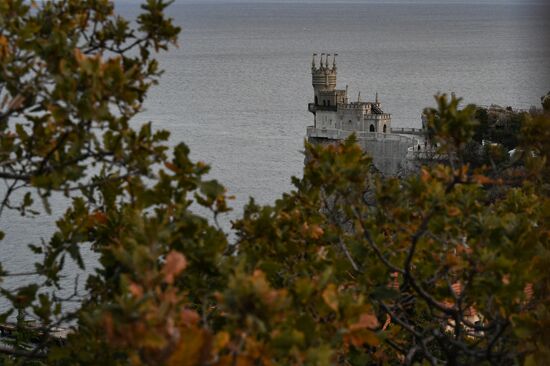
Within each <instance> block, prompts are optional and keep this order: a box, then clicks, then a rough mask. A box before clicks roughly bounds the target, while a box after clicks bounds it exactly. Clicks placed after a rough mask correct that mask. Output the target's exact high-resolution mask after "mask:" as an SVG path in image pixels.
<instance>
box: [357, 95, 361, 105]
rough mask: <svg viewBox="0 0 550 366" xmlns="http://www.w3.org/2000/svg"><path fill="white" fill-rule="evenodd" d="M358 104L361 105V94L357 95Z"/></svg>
mask: <svg viewBox="0 0 550 366" xmlns="http://www.w3.org/2000/svg"><path fill="white" fill-rule="evenodd" d="M357 103H361V92H359V94H357Z"/></svg>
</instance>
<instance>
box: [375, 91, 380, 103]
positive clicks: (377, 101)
mask: <svg viewBox="0 0 550 366" xmlns="http://www.w3.org/2000/svg"><path fill="white" fill-rule="evenodd" d="M378 103H380V102H379V101H378V92H376V104H378Z"/></svg>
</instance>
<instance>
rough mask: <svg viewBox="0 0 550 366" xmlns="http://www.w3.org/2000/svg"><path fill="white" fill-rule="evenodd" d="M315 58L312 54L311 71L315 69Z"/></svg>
mask: <svg viewBox="0 0 550 366" xmlns="http://www.w3.org/2000/svg"><path fill="white" fill-rule="evenodd" d="M315 56H317V54H316V53H314V54H313V58H312V60H311V68H312V69H315Z"/></svg>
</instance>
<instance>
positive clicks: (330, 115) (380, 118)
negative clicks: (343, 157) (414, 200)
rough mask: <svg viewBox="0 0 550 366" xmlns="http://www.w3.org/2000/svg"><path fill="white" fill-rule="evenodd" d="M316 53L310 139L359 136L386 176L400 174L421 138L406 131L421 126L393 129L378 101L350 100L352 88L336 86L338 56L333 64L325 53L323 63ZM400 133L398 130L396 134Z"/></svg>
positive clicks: (325, 140) (331, 140)
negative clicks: (408, 154) (318, 59)
mask: <svg viewBox="0 0 550 366" xmlns="http://www.w3.org/2000/svg"><path fill="white" fill-rule="evenodd" d="M316 56H317V55H316V54H313V60H312V62H311V78H312V85H313V103H309V104H308V110H309V111H310V112H311V113H313V115H314V122H313V126H309V127H308V128H307V137H308V140H309V142H311V143H315V144H327V143H328V144H332V143H337V142H338V141H340V140H342V139H345V138H347V137H348V136H350V135H351V134H355V135H356V136H357V141H358V143H359V144H360V145H361V147H362V148H363V149H364V150H365V151H366V152H367V153H368V154H369V155H370V156H371V157H372V159H373V163H374V165H375V166H376V167H377V168H378V170H380V171H381V172H382V173H384V174H386V175H394V174H397V173H398V172H399V171H400V170H401V169H402V167H403V164H404V162H405V160H406V159H407V151H408V149H409V148H412V147H414V146H417V144H418V140H417V139H416V138H414V137H412V136H410V135H409V136H406V135H404V134H407V133H409V134H411V133H413V134H418V133H419V131H420V129H414V128H400V129H397V131H393V132H394V133H392V128H391V115H390V114H389V113H384V111H383V110H382V104H381V103H380V101H379V100H378V93H376V98H375V101H374V102H363V101H361V93H359V95H358V96H357V101H355V102H350V101H349V97H348V90H347V87H346V89H336V74H337V68H336V56H337V54H334V56H333V58H332V65H329V58H330V56H331V55H330V54H324V53H322V54H321V58H320V61H319V66H317V64H316V60H315V57H316ZM395 132H397V133H395Z"/></svg>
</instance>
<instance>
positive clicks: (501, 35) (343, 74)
mask: <svg viewBox="0 0 550 366" xmlns="http://www.w3.org/2000/svg"><path fill="white" fill-rule="evenodd" d="M117 9H118V11H120V12H121V13H122V14H123V15H127V16H133V15H135V14H136V12H137V10H138V8H137V7H136V6H134V5H119V6H117ZM168 13H169V14H170V15H171V16H172V17H173V18H174V19H175V21H176V23H177V24H179V25H181V27H182V28H183V32H182V34H181V36H180V42H179V48H176V49H172V50H170V52H168V53H164V54H161V55H160V56H159V59H160V64H161V66H162V67H163V68H164V69H165V70H166V72H165V74H164V76H163V78H162V80H161V82H160V84H159V85H158V86H156V87H155V88H154V89H152V90H151V93H150V96H149V99H148V101H147V103H146V105H145V107H146V110H145V111H144V112H143V113H142V114H141V115H140V116H139V118H138V119H137V120H136V121H135V123H136V124H139V123H141V122H144V121H149V120H152V121H154V125H155V126H156V127H157V128H162V129H167V130H169V131H171V133H172V138H171V141H172V144H175V143H177V142H179V141H183V142H185V143H186V144H188V145H189V146H190V147H191V151H192V157H193V158H194V159H195V160H202V161H205V162H207V163H209V164H210V165H211V166H212V173H211V177H213V178H216V179H218V180H220V181H221V182H222V183H223V184H224V185H225V186H226V187H227V188H228V192H229V194H231V195H235V196H236V199H235V200H234V201H233V204H232V205H233V207H234V208H235V210H234V212H233V213H232V214H230V215H228V217H226V218H225V219H224V220H223V225H224V228H225V229H226V230H229V228H230V220H232V219H234V218H236V217H238V216H239V214H240V213H241V212H242V207H243V205H244V204H245V203H246V202H247V200H248V198H249V197H254V198H256V199H257V200H258V201H259V202H261V203H271V202H273V201H274V200H275V199H277V198H278V197H280V195H281V193H283V192H285V191H288V190H289V189H291V185H290V177H291V176H293V175H294V176H300V175H301V171H302V166H303V155H302V154H301V152H300V151H301V150H302V149H303V141H304V135H305V130H306V126H308V125H310V124H312V115H311V114H309V113H308V112H307V103H308V102H310V101H311V99H312V94H313V93H312V87H311V76H310V65H311V54H312V53H313V52H317V53H321V52H330V53H335V52H336V53H338V54H339V57H338V67H339V69H338V84H339V86H340V87H345V85H346V84H347V85H349V90H350V94H351V96H352V99H353V98H355V96H356V95H357V92H358V91H359V90H360V91H361V96H362V99H363V100H367V99H368V100H371V99H374V95H375V93H376V92H378V93H379V95H380V98H381V101H382V103H383V108H384V110H385V111H386V112H389V113H392V114H393V125H394V126H397V127H419V126H420V119H419V116H420V113H421V111H422V108H423V107H425V106H430V105H433V97H432V96H433V94H435V93H436V92H438V91H441V92H451V91H453V92H455V93H456V94H457V95H459V96H463V97H464V98H465V100H466V101H467V102H478V103H480V104H486V105H489V104H492V103H496V104H500V105H511V106H513V107H517V108H529V107H530V106H531V105H539V97H540V96H541V95H543V94H545V93H546V92H548V90H550V68H548V65H549V63H548V60H549V54H550V53H549V52H548V49H547V48H546V47H547V43H548V39H547V35H548V33H547V30H548V29H549V26H548V19H549V18H548V17H546V16H545V15H546V12H545V11H543V8H542V7H540V6H539V7H537V6H534V5H529V6H526V5H524V6H522V5H471V4H470V5H398V4H393V5H384V4H369V5H367V4H345V3H340V4H326V3H324V4H305V3H300V4H297V3H289V4H269V3H268V4H187V5H183V4H176V5H173V6H171V7H170V8H169V10H168ZM53 206H54V213H56V214H59V213H60V212H61V211H62V207H63V206H64V205H63V202H62V200H54V205H53ZM54 219H55V218H54V217H41V218H39V219H34V220H29V219H23V218H20V217H14V216H9V215H4V216H3V217H2V218H0V224H1V227H2V229H3V230H5V231H6V232H7V236H6V239H5V240H4V241H3V242H2V243H1V244H0V245H2V249H1V251H0V261H1V262H3V264H4V266H5V267H7V268H8V269H11V270H18V271H24V270H29V269H32V262H33V261H32V259H33V258H32V256H29V254H28V250H27V249H26V244H27V243H30V242H34V243H36V242H39V241H40V238H42V237H44V238H46V239H47V237H48V235H50V234H51V233H52V230H53V225H52V224H53V222H54ZM88 259H89V261H90V262H93V256H92V255H88ZM73 270H74V268H71V269H70V271H73ZM72 280H73V279H72V277H71V276H69V277H68V278H67V285H68V286H70V284H72ZM20 281H21V280H20V279H11V280H10V281H8V283H6V284H5V285H6V286H10V285H13V284H15V283H20ZM0 307H1V306H0Z"/></svg>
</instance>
